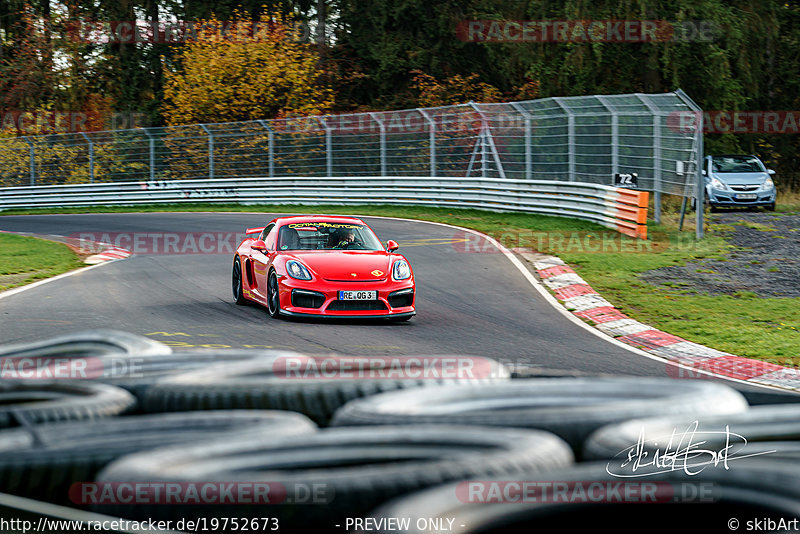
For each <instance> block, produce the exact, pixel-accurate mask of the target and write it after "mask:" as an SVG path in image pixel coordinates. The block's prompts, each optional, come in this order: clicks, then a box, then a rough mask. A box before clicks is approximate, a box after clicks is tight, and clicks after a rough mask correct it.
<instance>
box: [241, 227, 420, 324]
mask: <svg viewBox="0 0 800 534" xmlns="http://www.w3.org/2000/svg"><path fill="white" fill-rule="evenodd" d="M397 249H398V244H397V243H396V242H394V241H388V242H387V243H386V247H385V248H384V247H383V245H381V242H380V241H379V240H378V238H377V236H376V235H375V232H373V231H372V229H371V228H370V227H369V226H367V225H366V224H365V223H364V221H362V220H361V219H357V218H355V217H345V216H333V215H305V216H293V217H278V218H277V219H273V220H272V221H271V222H270V223H269V224H267V225H266V226H264V227H261V228H249V229H248V230H247V237H246V238H245V239H244V241H242V243H241V244H240V245H239V248H238V249H237V250H236V255H235V256H234V258H233V298H234V301H235V302H236V304H246V303H247V302H248V301H253V302H257V303H259V304H262V305H265V306H266V307H267V310H268V311H269V314H270V315H271V316H272V317H278V316H280V315H286V316H312V315H313V316H324V317H360V318H387V319H394V320H398V321H405V320H408V319H410V318H411V317H413V316H414V314H415V313H416V312H415V311H414V292H415V287H414V273H413V271H412V270H411V264H410V263H409V262H408V260H407V259H406V258H405V257H403V255H402V254H397V253H396V252H395V251H396V250H397Z"/></svg>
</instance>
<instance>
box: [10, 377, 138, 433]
mask: <svg viewBox="0 0 800 534" xmlns="http://www.w3.org/2000/svg"><path fill="white" fill-rule="evenodd" d="M134 406H136V398H135V397H134V396H133V395H131V394H130V393H128V392H127V391H125V390H124V389H121V388H117V387H114V386H109V385H106V384H78V383H75V382H39V381H34V382H30V383H26V382H20V381H14V382H0V428H8V427H12V426H29V425H35V424H40V423H53V422H57V421H75V420H82V419H96V418H100V417H109V416H112V415H119V414H121V413H123V412H125V411H126V410H130V409H132V408H133V407H134Z"/></svg>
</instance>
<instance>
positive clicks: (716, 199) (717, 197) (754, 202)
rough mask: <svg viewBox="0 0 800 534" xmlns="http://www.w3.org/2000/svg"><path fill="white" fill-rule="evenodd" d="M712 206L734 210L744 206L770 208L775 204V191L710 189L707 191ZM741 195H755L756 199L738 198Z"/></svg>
mask: <svg viewBox="0 0 800 534" xmlns="http://www.w3.org/2000/svg"><path fill="white" fill-rule="evenodd" d="M706 194H707V195H708V202H709V203H710V204H711V205H712V206H719V207H726V208H734V207H744V206H768V205H770V204H772V203H773V202H775V190H774V189H772V190H768V191H748V192H739V191H723V190H719V189H711V188H709V189H708V190H707V191H706ZM741 195H755V198H749V199H748V198H738V197H740V196H741Z"/></svg>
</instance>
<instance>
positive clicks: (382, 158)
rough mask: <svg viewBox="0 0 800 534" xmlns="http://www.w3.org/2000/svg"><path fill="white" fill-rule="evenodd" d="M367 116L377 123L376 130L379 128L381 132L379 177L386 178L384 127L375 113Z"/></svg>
mask: <svg viewBox="0 0 800 534" xmlns="http://www.w3.org/2000/svg"><path fill="white" fill-rule="evenodd" d="M369 116H370V117H372V120H374V121H375V122H377V123H378V128H380V131H381V137H380V144H381V156H380V157H381V176H386V125H385V124H384V123H383V121H382V120H381V119H380V118H379V117H378V115H377V113H370V114H369Z"/></svg>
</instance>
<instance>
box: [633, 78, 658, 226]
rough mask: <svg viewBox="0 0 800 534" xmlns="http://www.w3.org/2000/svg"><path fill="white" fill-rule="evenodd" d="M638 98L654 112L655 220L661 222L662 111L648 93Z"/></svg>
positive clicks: (639, 95) (638, 95) (637, 96)
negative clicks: (654, 104)
mask: <svg viewBox="0 0 800 534" xmlns="http://www.w3.org/2000/svg"><path fill="white" fill-rule="evenodd" d="M636 98H638V99H639V101H640V102H641V103H642V104H644V105H645V106H647V109H649V110H650V113H652V114H653V220H654V221H655V222H656V224H660V223H661V190H662V189H663V186H662V184H661V113H660V112H659V110H658V109H657V108H656V107H655V106H653V104H652V102H650V100H649V99H648V98H647V95H643V94H640V93H636Z"/></svg>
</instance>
